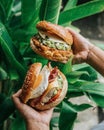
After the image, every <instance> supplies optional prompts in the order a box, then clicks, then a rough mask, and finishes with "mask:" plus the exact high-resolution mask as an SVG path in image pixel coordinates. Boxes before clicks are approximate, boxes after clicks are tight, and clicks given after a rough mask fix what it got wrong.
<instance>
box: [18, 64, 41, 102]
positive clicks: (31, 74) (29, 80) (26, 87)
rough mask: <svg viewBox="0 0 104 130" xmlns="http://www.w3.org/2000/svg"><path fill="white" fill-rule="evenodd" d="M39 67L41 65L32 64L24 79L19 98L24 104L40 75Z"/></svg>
mask: <svg viewBox="0 0 104 130" xmlns="http://www.w3.org/2000/svg"><path fill="white" fill-rule="evenodd" d="M41 67H42V64H41V63H34V64H32V65H31V66H30V68H29V70H28V72H27V75H26V77H25V80H24V84H23V86H22V93H21V96H20V98H21V100H22V102H23V103H26V102H27V101H28V100H29V99H30V97H31V96H32V95H31V92H32V91H33V89H35V88H34V87H35V86H34V82H35V80H36V79H37V76H38V75H39V73H40V70H41Z"/></svg>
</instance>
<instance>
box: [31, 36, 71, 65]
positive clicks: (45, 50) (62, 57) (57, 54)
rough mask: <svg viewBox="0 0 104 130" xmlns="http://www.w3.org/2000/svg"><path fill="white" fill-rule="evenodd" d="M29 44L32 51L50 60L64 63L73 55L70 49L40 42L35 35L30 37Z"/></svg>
mask: <svg viewBox="0 0 104 130" xmlns="http://www.w3.org/2000/svg"><path fill="white" fill-rule="evenodd" d="M30 45H31V48H32V49H33V51H34V52H36V53H37V54H39V55H41V56H43V57H45V58H47V59H49V60H52V61H58V62H62V63H66V62H67V61H68V60H69V58H70V57H71V56H72V55H73V52H72V50H57V49H55V48H50V47H48V46H45V45H43V44H40V42H39V41H38V40H37V39H36V38H35V37H33V38H32V39H31V41H30Z"/></svg>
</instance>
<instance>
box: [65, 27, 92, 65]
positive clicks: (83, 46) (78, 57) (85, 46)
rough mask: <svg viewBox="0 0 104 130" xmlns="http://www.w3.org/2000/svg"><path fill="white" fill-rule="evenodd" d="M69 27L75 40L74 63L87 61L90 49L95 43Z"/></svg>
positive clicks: (73, 47)
mask: <svg viewBox="0 0 104 130" xmlns="http://www.w3.org/2000/svg"><path fill="white" fill-rule="evenodd" d="M67 29H68V31H69V32H70V33H71V34H72V36H73V42H74V43H73V46H72V49H73V53H74V58H73V64H75V63H82V62H86V61H87V57H88V53H89V50H90V48H92V47H93V45H92V44H91V43H90V42H89V41H88V40H87V39H86V38H84V37H83V36H81V35H80V34H79V33H77V32H75V31H74V30H72V29H70V28H67Z"/></svg>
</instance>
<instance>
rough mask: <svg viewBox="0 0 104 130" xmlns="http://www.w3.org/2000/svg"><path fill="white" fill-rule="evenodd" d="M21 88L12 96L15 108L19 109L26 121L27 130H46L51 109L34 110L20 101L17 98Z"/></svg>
mask: <svg viewBox="0 0 104 130" xmlns="http://www.w3.org/2000/svg"><path fill="white" fill-rule="evenodd" d="M21 92H22V90H21V89H20V90H19V91H18V92H17V93H15V94H14V95H13V96H12V99H13V101H14V104H15V106H16V108H17V109H18V110H19V112H20V113H21V115H22V116H23V118H24V119H25V121H26V123H27V124H26V125H27V130H32V129H36V130H38V129H39V130H41V129H42V130H48V129H49V123H50V120H51V117H52V113H53V109H50V110H46V111H36V110H35V109H33V108H32V107H30V106H28V105H26V104H24V103H22V102H21V101H20V99H19V96H20V94H21Z"/></svg>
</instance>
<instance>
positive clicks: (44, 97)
mask: <svg viewBox="0 0 104 130" xmlns="http://www.w3.org/2000/svg"><path fill="white" fill-rule="evenodd" d="M48 69H51V71H50V74H49V72H48V74H47V75H46V74H45V75H43V76H45V78H44V79H43V80H44V81H42V83H41V84H40V85H39V87H37V89H35V90H34V92H33V93H34V94H35V95H36V96H33V97H32V98H31V99H30V100H29V102H30V103H31V105H32V106H33V107H34V106H35V105H36V104H37V103H38V102H40V103H41V104H42V105H45V104H49V103H51V102H52V101H55V100H56V99H57V98H58V97H59V96H60V93H61V90H62V87H63V78H62V76H61V75H60V74H59V73H58V69H57V67H55V68H53V69H52V68H48ZM44 70H45V69H44V68H43V70H42V72H43V71H44ZM46 73H47V72H46ZM46 80H47V81H46ZM45 82H48V83H45ZM40 86H41V87H40ZM43 86H44V90H43V89H42V88H43Z"/></svg>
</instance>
